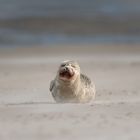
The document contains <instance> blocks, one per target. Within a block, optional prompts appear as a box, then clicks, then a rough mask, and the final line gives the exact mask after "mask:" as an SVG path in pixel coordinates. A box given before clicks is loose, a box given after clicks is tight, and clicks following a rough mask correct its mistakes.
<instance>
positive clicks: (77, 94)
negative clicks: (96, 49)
mask: <svg viewBox="0 0 140 140" xmlns="http://www.w3.org/2000/svg"><path fill="white" fill-rule="evenodd" d="M50 92H51V93H52V96H53V98H54V100H55V101H56V102H58V103H70V102H71V103H86V102H89V101H91V100H92V99H93V98H94V97H95V85H94V84H93V83H92V82H91V80H90V79H89V78H88V77H87V76H86V75H84V74H82V73H81V72H80V66H79V64H78V63H77V62H75V61H70V60H67V61H63V62H62V63H61V64H60V66H59V69H58V72H57V74H56V77H55V79H54V80H52V81H51V83H50Z"/></svg>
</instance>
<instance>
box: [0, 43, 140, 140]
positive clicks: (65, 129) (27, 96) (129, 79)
mask: <svg viewBox="0 0 140 140" xmlns="http://www.w3.org/2000/svg"><path fill="white" fill-rule="evenodd" d="M65 46H66V47H65ZM65 59H74V60H77V61H78V62H79V63H80V65H81V69H82V72H83V73H86V74H87V75H88V76H89V77H91V79H92V80H93V81H94V82H95V84H96V89H97V94H96V99H95V101H92V102H91V103H87V104H57V103H55V101H54V100H53V98H52V96H51V94H50V92H49V82H50V81H51V80H52V79H53V78H54V75H55V74H56V71H57V68H58V65H59V63H60V62H61V61H62V60H65ZM139 131H140V47H139V44H137V45H136V44H116V45H114V44H109V45H103V44H100V45H99V44H98V45H97V44H90V45H89V44H83V45H81V44H69V45H68V44H63V45H58V46H56V45H54V46H53V45H49V46H47V47H44V46H42V47H40V46H35V47H19V48H0V140H19V139H20V140H25V139H26V140H47V139H52V140H55V139H58V140H65V139H69V140H71V139H76V140H93V139H94V140H112V139H113V140H118V139H119V140H139V139H140V134H139Z"/></svg>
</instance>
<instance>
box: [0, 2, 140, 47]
mask: <svg viewBox="0 0 140 140" xmlns="http://www.w3.org/2000/svg"><path fill="white" fill-rule="evenodd" d="M106 42H107V43H110V42H111V43H112V42H113V43H139V42H140V1H139V0H133V1H132V0H0V47H5V46H9V45H10V47H12V46H16V45H18V46H19V45H20V46H22V45H24V46H25V45H35V44H36V45H47V44H57V43H106Z"/></svg>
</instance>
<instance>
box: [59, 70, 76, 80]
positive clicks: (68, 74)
mask: <svg viewBox="0 0 140 140" xmlns="http://www.w3.org/2000/svg"><path fill="white" fill-rule="evenodd" d="M73 77H74V72H73V71H70V70H61V71H60V72H59V78H60V79H61V80H71V79H72V78H73Z"/></svg>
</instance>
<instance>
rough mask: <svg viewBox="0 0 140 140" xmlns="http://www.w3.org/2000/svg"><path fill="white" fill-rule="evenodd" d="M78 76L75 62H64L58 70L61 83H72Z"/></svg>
mask: <svg viewBox="0 0 140 140" xmlns="http://www.w3.org/2000/svg"><path fill="white" fill-rule="evenodd" d="M78 76H80V67H79V65H78V63H77V62H75V61H70V60H67V61H64V62H62V63H61V65H60V67H59V70H58V77H59V79H60V80H61V81H64V82H72V81H75V80H76V79H77V77H78Z"/></svg>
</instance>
